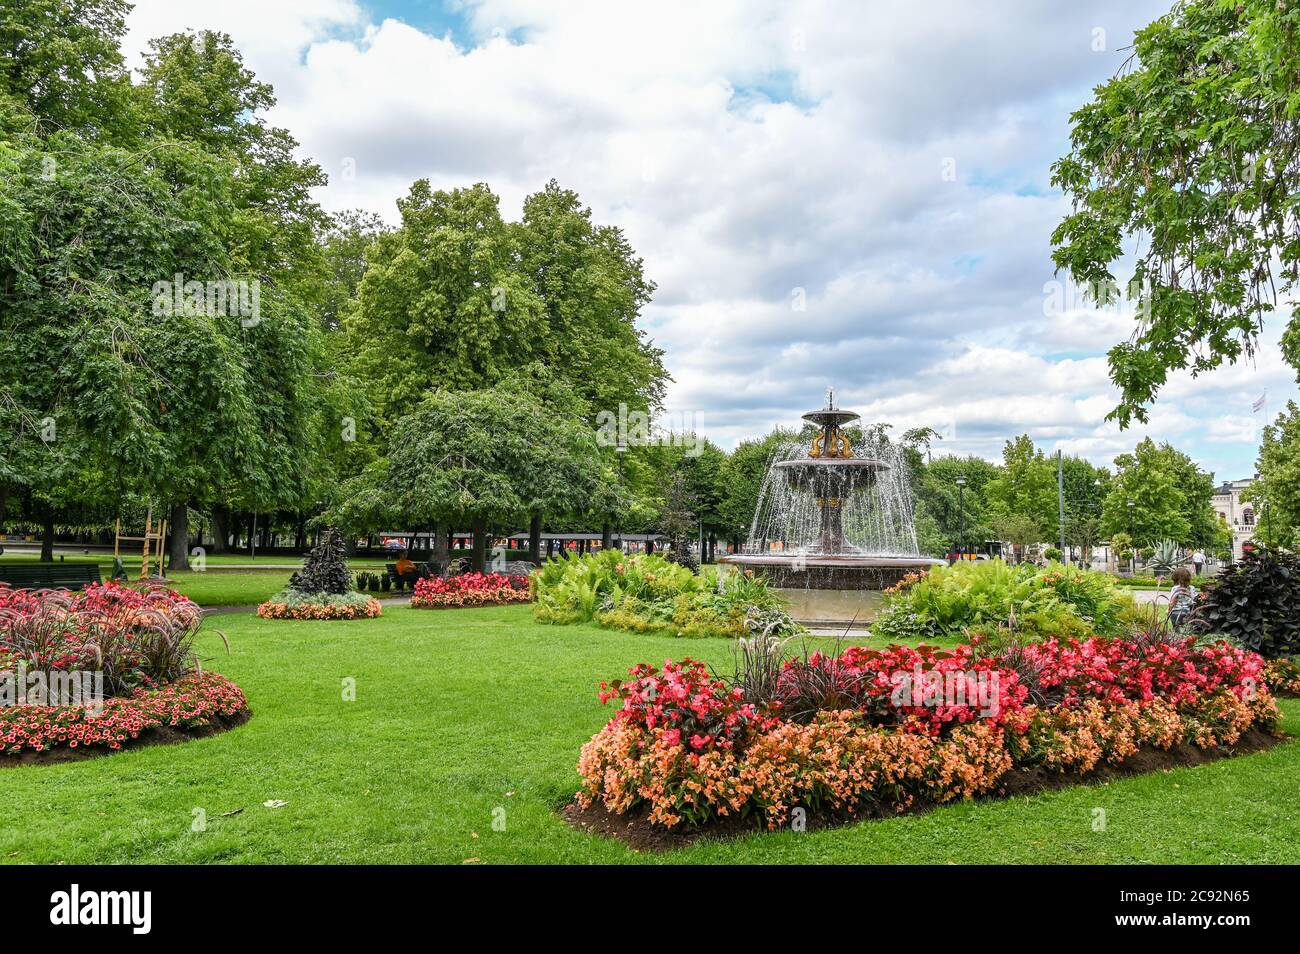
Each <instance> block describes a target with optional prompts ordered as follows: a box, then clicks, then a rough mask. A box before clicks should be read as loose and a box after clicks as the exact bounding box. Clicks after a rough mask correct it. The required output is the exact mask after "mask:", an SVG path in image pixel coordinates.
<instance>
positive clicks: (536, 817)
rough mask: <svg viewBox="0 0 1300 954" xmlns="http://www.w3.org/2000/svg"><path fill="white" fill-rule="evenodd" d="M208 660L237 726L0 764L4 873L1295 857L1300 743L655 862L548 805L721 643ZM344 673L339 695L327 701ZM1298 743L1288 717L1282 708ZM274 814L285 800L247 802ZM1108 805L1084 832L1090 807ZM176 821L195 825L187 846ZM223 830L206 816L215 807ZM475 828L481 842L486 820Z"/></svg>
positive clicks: (489, 617) (336, 631)
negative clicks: (612, 684)
mask: <svg viewBox="0 0 1300 954" xmlns="http://www.w3.org/2000/svg"><path fill="white" fill-rule="evenodd" d="M208 626H209V627H219V628H220V629H222V630H223V631H225V633H226V634H227V635H228V636H229V638H230V641H231V644H232V652H231V654H230V655H229V656H227V655H225V653H224V651H223V650H221V647H220V642H219V640H218V639H217V637H216V636H215V634H213V633H209V634H207V635H206V636H205V637H204V639H203V642H202V647H203V649H204V651H205V652H207V653H210V654H211V659H210V660H209V661H208V664H209V665H210V666H211V667H212V668H214V669H217V670H220V671H221V672H224V673H226V674H228V675H229V676H231V677H232V678H233V679H235V680H236V681H237V682H238V683H239V684H240V685H241V686H242V687H243V688H244V690H245V691H246V692H247V694H248V697H249V700H250V703H251V705H252V708H253V712H254V716H253V719H252V721H250V722H249V723H248V724H247V725H244V726H242V727H240V728H238V729H235V730H233V731H231V732H227V733H224V734H222V735H217V736H213V737H210V738H205V739H198V740H195V741H191V742H187V743H184V744H181V745H173V746H153V747H148V748H144V749H139V750H134V751H128V752H124V753H121V754H118V755H113V756H107V757H104V758H98V759H92V760H88V761H84V762H79V763H69V764H63V765H48V766H27V767H21V768H7V769H0V780H3V783H4V791H5V797H4V799H3V800H0V860H4V861H8V862H15V863H17V862H41V863H57V862H68V863H91V862H113V863H117V862H314V863H333V862H378V863H387V862H453V863H460V862H464V861H467V860H470V859H476V860H478V861H480V862H483V863H503V862H637V863H655V862H665V863H672V862H682V863H685V862H725V863H741V862H745V863H747V862H803V863H835V862H936V863H942V862H976V863H985V862H1087V863H1105V862H1162V863H1177V862H1295V861H1297V860H1300V788H1298V787H1297V786H1296V785H1295V778H1296V776H1297V774H1298V773H1300V743H1295V742H1293V743H1289V744H1285V745H1282V746H1279V747H1277V748H1275V749H1273V750H1271V751H1269V752H1264V753H1260V754H1256V755H1250V756H1245V757H1242V758H1239V759H1235V760H1225V761H1221V762H1217V763H1214V764H1211V765H1205V766H1200V767H1198V768H1194V769H1179V770H1175V771H1172V772H1167V773H1157V774H1155V775H1151V776H1145V777H1139V778H1132V779H1126V780H1123V781H1118V782H1113V783H1111V784H1109V785H1106V786H1098V787H1083V786H1081V787H1076V788H1071V789H1066V790H1063V791H1059V792H1054V793H1050V794H1044V795H1038V796H1034V797H1031V798H1017V799H1014V800H1010V801H984V802H977V803H968V804H961V805H955V806H950V807H946V808H941V809H938V810H936V811H933V812H930V813H929V814H926V815H920V816H915V817H905V818H896V819H890V820H888V821H883V822H867V823H863V824H859V825H855V826H852V827H848V828H842V829H837V830H833V831H823V832H815V833H794V832H784V833H777V834H755V835H753V836H750V837H746V838H743V839H740V840H737V841H731V842H717V841H714V842H704V843H699V844H696V845H694V846H692V847H690V848H687V849H684V850H680V851H675V852H672V853H669V854H665V855H655V856H651V855H641V854H637V853H635V852H633V851H631V850H630V849H628V848H626V847H624V846H623V845H622V844H620V843H618V842H616V841H612V840H609V839H605V838H602V837H599V836H596V835H589V834H586V833H583V832H579V831H576V830H573V829H571V828H570V827H569V826H567V825H566V824H565V823H564V822H563V821H562V820H561V819H559V818H558V817H557V816H556V809H557V808H558V807H559V806H560V805H562V804H563V803H564V802H566V801H567V800H568V799H569V798H570V797H571V796H572V794H573V791H574V789H575V788H576V785H577V774H576V772H575V770H574V763H575V761H576V759H577V753H578V749H579V747H580V746H581V745H582V743H583V742H585V741H586V740H587V739H588V738H589V737H590V736H591V735H592V733H594V732H595V731H596V730H597V729H599V728H600V726H601V725H602V724H603V723H604V722H605V720H606V719H607V718H608V716H609V710H608V709H606V708H603V707H601V706H600V705H599V704H598V703H597V701H596V699H595V684H596V682H597V681H598V680H600V679H602V678H607V677H610V676H615V675H619V674H621V673H622V672H623V671H624V670H625V669H626V667H627V666H628V665H630V664H631V663H634V662H637V661H641V660H646V661H654V662H658V661H662V660H663V659H664V658H665V657H668V656H672V657H677V658H680V657H681V656H683V655H688V654H689V655H692V656H695V657H697V658H702V659H705V660H708V661H710V662H712V663H714V664H715V665H718V666H720V667H722V666H727V665H729V661H730V648H729V645H728V643H727V642H725V641H721V640H678V639H672V638H667V637H659V636H638V635H633V634H629V633H622V632H615V631H607V630H601V629H599V628H597V627H594V626H570V627H547V626H541V625H538V624H535V623H534V622H533V620H532V616H531V613H530V610H529V608H528V607H526V606H523V607H519V606H517V607H502V608H493V609H482V610H446V611H427V610H412V609H409V608H406V607H390V608H386V609H385V611H384V616H383V617H382V618H380V619H378V620H365V621H357V622H332V623H317V622H280V621H266V620H258V619H257V618H255V617H253V616H249V615H238V616H223V617H219V618H217V619H214V620H210V621H209V623H208ZM346 679H354V680H355V686H356V700H355V701H353V702H345V701H343V687H344V680H346ZM1284 705H1285V706H1286V708H1287V715H1288V719H1287V728H1289V729H1290V730H1291V731H1293V732H1300V703H1297V702H1295V701H1290V700H1288V701H1286V702H1285V703H1284ZM270 799H278V800H283V801H285V802H286V803H287V804H286V805H285V806H284V807H282V808H275V809H271V808H265V807H263V802H266V801H267V800H270ZM1096 808H1104V809H1105V810H1106V817H1107V825H1106V828H1105V831H1104V832H1096V831H1093V819H1094V809H1096ZM196 811H202V812H203V813H204V816H205V818H206V830H205V831H194V830H192V827H193V825H194V823H195V819H196V817H197V816H196V814H195V813H196ZM234 812H238V813H237V814H229V815H227V814H226V813H234ZM494 819H495V820H497V821H498V822H499V827H500V828H501V830H496V829H494V827H493V822H494Z"/></svg>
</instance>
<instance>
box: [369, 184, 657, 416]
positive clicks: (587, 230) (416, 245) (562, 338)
mask: <svg viewBox="0 0 1300 954" xmlns="http://www.w3.org/2000/svg"><path fill="white" fill-rule="evenodd" d="M398 209H399V211H400V213H401V218H402V224H401V227H400V228H399V229H398V230H396V231H394V232H392V233H388V234H379V235H377V236H376V237H375V240H374V242H373V243H372V244H370V245H369V246H368V248H367V250H366V259H367V270H366V274H365V277H364V278H363V279H362V281H361V284H360V290H359V294H358V297H357V301H356V302H355V305H354V306H353V307H351V308H350V309H349V314H348V315H347V316H346V317H345V321H344V324H345V327H346V329H347V332H348V336H349V343H350V346H351V349H352V352H353V353H354V355H355V359H354V366H355V368H356V370H357V372H358V373H359V374H360V375H361V376H362V377H364V378H365V379H366V380H367V381H369V382H371V393H372V395H373V397H374V400H375V402H376V406H377V410H378V413H379V416H380V418H381V419H382V420H392V419H395V418H396V417H398V416H400V415H401V414H402V413H403V412H404V410H405V409H406V408H409V407H410V405H411V403H412V402H414V401H418V400H419V397H420V396H421V395H422V394H423V393H424V392H425V391H426V390H428V389H429V388H445V389H452V390H463V389H472V388H480V387H488V386H492V385H494V384H496V383H497V382H498V381H500V380H501V379H502V378H503V377H505V376H506V375H507V374H509V373H510V372H511V371H512V370H513V369H516V368H519V367H522V366H524V365H528V364H531V363H533V362H542V363H544V364H545V365H547V366H548V367H550V368H551V369H552V371H554V372H555V373H556V374H557V375H559V376H560V377H561V378H563V379H564V380H565V381H567V382H568V383H569V385H570V386H571V387H572V388H573V389H574V390H575V392H576V393H577V394H578V396H579V397H581V398H582V399H583V400H584V401H585V402H586V403H587V405H588V407H589V408H590V409H591V412H592V413H593V414H594V413H596V412H597V411H600V410H609V411H616V410H617V408H618V405H619V404H620V403H622V404H626V405H627V406H628V407H629V408H631V409H634V410H635V409H648V408H653V407H655V406H657V405H658V403H659V401H660V399H661V397H662V393H663V384H664V381H665V380H666V378H667V375H666V374H665V372H664V370H663V366H662V364H661V363H660V360H659V359H660V352H659V351H658V350H657V349H655V348H653V347H652V346H651V345H650V344H649V343H648V342H646V341H645V340H644V339H643V335H642V333H641V332H640V330H639V329H637V327H636V321H637V319H638V317H639V315H640V309H641V307H642V306H643V305H644V303H645V302H646V301H647V300H648V298H649V295H650V293H651V291H653V287H654V286H653V285H652V284H651V283H649V282H648V281H647V280H646V279H645V277H644V275H643V274H642V268H641V261H640V259H638V258H637V257H636V256H635V255H634V253H633V252H632V249H631V247H630V246H629V245H628V243H627V241H626V239H625V238H624V237H623V235H622V233H621V232H619V230H617V229H613V228H609V227H600V226H595V225H593V223H592V222H591V213H590V210H588V209H584V208H582V207H581V206H580V205H579V204H578V201H577V196H576V195H575V194H573V193H571V192H566V191H563V190H560V189H559V188H558V187H557V186H555V185H554V183H552V184H551V185H550V186H548V187H547V189H546V190H544V191H543V192H541V193H538V194H537V195H534V196H530V197H529V198H528V199H527V200H526V201H525V205H524V219H523V221H522V222H519V223H507V222H505V221H504V220H503V219H502V217H501V211H500V208H499V200H498V198H497V196H496V195H494V194H493V193H492V191H491V190H490V189H489V188H488V187H487V186H486V185H484V184H481V183H480V184H478V185H475V186H472V187H470V188H466V189H453V190H451V191H442V190H434V189H433V188H432V187H431V186H430V185H429V183H428V181H427V180H420V181H418V182H416V183H415V184H414V185H413V186H412V187H411V191H410V193H409V195H407V196H406V197H405V198H403V199H401V200H399V202H398Z"/></svg>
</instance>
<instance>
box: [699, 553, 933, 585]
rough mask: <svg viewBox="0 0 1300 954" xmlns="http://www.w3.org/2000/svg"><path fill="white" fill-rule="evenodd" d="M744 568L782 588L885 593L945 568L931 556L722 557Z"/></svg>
mask: <svg viewBox="0 0 1300 954" xmlns="http://www.w3.org/2000/svg"><path fill="white" fill-rule="evenodd" d="M718 562H719V563H730V564H732V565H734V566H739V567H741V568H743V569H747V570H753V571H754V572H755V573H759V572H761V573H762V574H763V575H764V576H765V577H767V581H768V583H769V584H771V585H772V586H775V587H779V588H781V589H802V590H885V589H888V588H889V587H891V586H893V585H894V584H895V583H897V582H898V581H899V580H901V579H902V578H903V577H904V576H906V575H907V574H909V573H915V572H917V571H918V570H928V569H930V567H932V566H942V565H943V560H934V559H931V558H929V557H876V556H855V555H850V554H843V555H834V556H817V555H806V556H795V555H790V556H785V555H781V554H768V553H763V554H759V553H753V554H751V553H729V554H727V555H726V556H721V557H718Z"/></svg>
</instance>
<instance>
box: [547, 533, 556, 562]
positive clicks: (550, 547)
mask: <svg viewBox="0 0 1300 954" xmlns="http://www.w3.org/2000/svg"><path fill="white" fill-rule="evenodd" d="M553 556H555V537H547V538H546V559H548V560H549V559H550V558H551V557H553Z"/></svg>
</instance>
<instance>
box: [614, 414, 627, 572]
mask: <svg viewBox="0 0 1300 954" xmlns="http://www.w3.org/2000/svg"><path fill="white" fill-rule="evenodd" d="M614 453H616V454H617V455H618V489H619V496H622V491H623V458H624V457H626V456H627V440H626V439H624V438H621V437H620V438H619V441H618V445H617V446H616V447H615V448H614ZM615 517H616V518H617V519H615V521H614V529H615V535H616V536H617V537H618V548H619V549H620V550H622V549H623V521H622V519H621V517H622V514H621V513H620V514H615Z"/></svg>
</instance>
